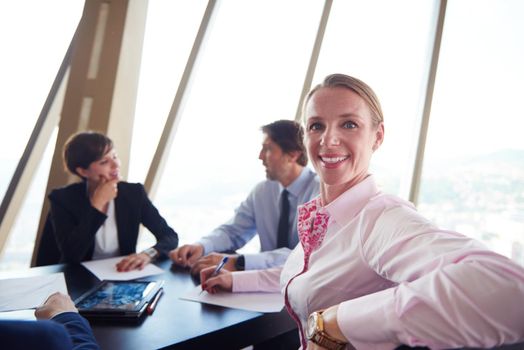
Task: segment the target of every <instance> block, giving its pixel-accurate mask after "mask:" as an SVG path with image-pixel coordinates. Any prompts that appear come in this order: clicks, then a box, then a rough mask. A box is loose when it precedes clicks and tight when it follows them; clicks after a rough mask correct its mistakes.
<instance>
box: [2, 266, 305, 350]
mask: <svg viewBox="0 0 524 350" xmlns="http://www.w3.org/2000/svg"><path fill="white" fill-rule="evenodd" d="M157 265H158V266H159V267H161V268H162V269H164V270H165V272H164V273H163V274H161V275H156V276H151V277H149V279H152V280H159V279H162V280H164V281H165V284H164V295H163V296H162V297H161V299H160V301H159V303H158V305H157V308H156V309H155V312H154V313H153V314H152V315H147V316H145V317H144V318H143V319H142V320H141V321H140V322H139V323H123V322H115V321H113V322H107V321H106V322H102V321H91V326H92V328H93V332H94V334H95V337H96V339H97V341H98V342H99V344H100V346H101V347H102V349H111V350H113V349H114V350H117V349H126V350H132V349H208V348H220V349H239V348H242V347H245V346H248V345H251V344H254V343H258V342H261V341H264V340H267V339H271V338H273V337H275V336H278V335H280V334H283V333H285V332H288V331H290V330H293V329H296V324H295V323H294V322H293V321H292V319H291V318H290V317H289V316H288V314H287V312H286V311H285V310H282V311H281V312H278V313H267V314H264V313H260V312H252V311H246V310H240V309H231V308H225V307H220V306H215V305H207V304H201V303H198V302H192V301H186V300H181V299H180V296H183V295H185V294H186V293H187V292H188V291H189V290H191V289H192V288H194V287H195V285H197V282H196V281H194V280H193V279H192V278H191V276H190V274H189V273H188V271H187V270H185V269H182V268H177V267H172V266H171V262H170V261H163V262H160V263H157ZM54 272H64V275H65V278H66V282H67V287H68V290H69V294H70V295H71V297H72V298H73V299H76V298H78V297H79V296H80V295H82V294H83V293H85V292H86V291H87V290H89V289H90V288H92V287H93V286H95V285H96V284H97V283H99V280H98V279H97V278H96V277H95V276H94V275H93V274H91V273H90V272H89V271H88V270H87V269H85V268H84V267H83V266H82V265H80V264H65V265H52V266H45V267H37V268H32V269H28V270H27V271H24V272H23V273H21V274H18V275H17V276H16V277H25V276H31V275H42V274H50V273H54ZM11 277H15V276H11Z"/></svg>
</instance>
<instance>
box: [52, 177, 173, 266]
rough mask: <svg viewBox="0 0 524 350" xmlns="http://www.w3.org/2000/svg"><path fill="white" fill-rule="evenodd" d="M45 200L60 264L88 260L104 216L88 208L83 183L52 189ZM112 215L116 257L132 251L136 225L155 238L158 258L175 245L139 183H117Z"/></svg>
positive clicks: (165, 224)
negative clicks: (49, 209) (116, 237)
mask: <svg viewBox="0 0 524 350" xmlns="http://www.w3.org/2000/svg"><path fill="white" fill-rule="evenodd" d="M49 200H50V201H51V221H52V224H53V229H54V233H55V236H56V241H57V244H58V248H59V250H60V253H61V259H60V262H64V263H77V262H81V261H86V260H91V259H92V257H93V251H94V247H95V235H96V232H97V231H98V229H99V228H100V226H102V224H103V223H104V221H105V220H106V218H107V216H106V215H105V214H104V213H102V212H100V211H98V210H97V209H95V208H94V207H92V206H91V203H90V201H89V198H88V196H87V191H86V184H85V183H84V182H80V183H75V184H72V185H69V186H66V187H63V188H59V189H55V190H53V191H52V192H51V194H50V195H49ZM115 216H116V223H117V228H118V245H119V248H120V255H129V254H132V253H135V252H136V243H137V240H138V232H139V228H140V224H143V225H144V226H145V227H146V228H147V229H148V230H149V231H150V232H151V233H153V235H155V237H156V239H157V244H156V245H154V248H155V249H156V250H157V251H158V252H159V253H160V257H162V258H166V257H167V255H168V253H169V251H170V250H171V249H175V248H176V247H177V245H178V235H177V233H176V232H175V231H173V229H172V228H171V227H169V225H168V224H167V222H166V220H164V218H163V217H162V216H161V215H160V213H159V212H158V210H157V209H156V208H155V206H154V205H153V203H151V201H150V200H149V198H148V196H147V194H146V192H145V189H144V186H142V185H141V184H139V183H136V184H132V183H128V182H123V181H121V182H119V183H118V196H117V197H116V198H115Z"/></svg>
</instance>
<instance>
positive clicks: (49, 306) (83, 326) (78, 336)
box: [35, 293, 100, 350]
mask: <svg viewBox="0 0 524 350" xmlns="http://www.w3.org/2000/svg"><path fill="white" fill-rule="evenodd" d="M35 316H36V318H37V319H39V320H48V319H50V320H52V321H54V322H56V323H57V324H61V325H63V327H65V330H66V333H67V335H68V337H67V339H66V340H68V341H69V343H72V347H70V349H74V350H98V349H100V347H99V346H98V344H97V342H96V339H95V336H94V335H93V331H92V330H91V327H90V326H89V323H88V322H87V320H86V319H85V318H83V317H82V316H80V315H79V314H78V310H77V309H76V307H75V305H74V303H73V301H72V300H71V298H70V297H69V295H65V294H62V293H54V294H51V296H50V297H49V298H48V299H47V300H46V301H45V303H44V304H43V305H42V306H39V307H38V308H36V310H35ZM61 338H63V336H61ZM51 348H52V347H51Z"/></svg>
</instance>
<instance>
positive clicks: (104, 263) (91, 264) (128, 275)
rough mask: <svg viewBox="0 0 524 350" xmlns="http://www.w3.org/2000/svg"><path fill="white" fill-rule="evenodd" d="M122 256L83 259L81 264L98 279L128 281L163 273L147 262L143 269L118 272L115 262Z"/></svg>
mask: <svg viewBox="0 0 524 350" xmlns="http://www.w3.org/2000/svg"><path fill="white" fill-rule="evenodd" d="M123 258H124V256H120V257H116V258H109V259H101V260H91V261H84V262H83V263H82V265H84V267H85V268H86V269H88V270H89V271H91V272H92V273H93V274H94V275H95V276H96V277H97V278H98V279H99V280H117V281H128V280H133V279H135V278H142V277H147V276H153V275H158V274H161V273H164V270H162V269H161V268H159V267H158V266H156V265H154V264H147V265H146V266H145V267H144V269H143V270H132V271H127V272H118V271H117V270H116V264H117V263H118V262H119V261H120V260H122V259H123Z"/></svg>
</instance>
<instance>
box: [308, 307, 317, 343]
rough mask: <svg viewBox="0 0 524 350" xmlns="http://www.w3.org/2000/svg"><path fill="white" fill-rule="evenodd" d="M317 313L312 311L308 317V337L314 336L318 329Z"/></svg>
mask: <svg viewBox="0 0 524 350" xmlns="http://www.w3.org/2000/svg"><path fill="white" fill-rule="evenodd" d="M316 316H317V315H316V313H312V314H311V315H309V317H308V318H307V327H306V336H307V338H308V339H311V338H313V336H314V335H315V332H316V330H317V317H316Z"/></svg>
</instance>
